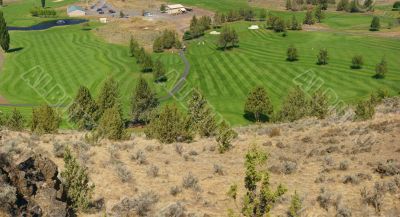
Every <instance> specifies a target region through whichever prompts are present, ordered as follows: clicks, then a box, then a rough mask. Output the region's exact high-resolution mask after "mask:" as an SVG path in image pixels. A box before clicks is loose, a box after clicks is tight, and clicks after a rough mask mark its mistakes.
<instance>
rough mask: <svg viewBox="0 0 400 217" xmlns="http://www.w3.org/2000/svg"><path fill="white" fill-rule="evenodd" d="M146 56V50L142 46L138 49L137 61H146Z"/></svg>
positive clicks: (140, 62) (139, 62)
mask: <svg viewBox="0 0 400 217" xmlns="http://www.w3.org/2000/svg"><path fill="white" fill-rule="evenodd" d="M145 58H146V51H144V48H143V47H141V48H140V49H139V50H138V51H137V54H136V63H138V64H142V63H144V61H145Z"/></svg>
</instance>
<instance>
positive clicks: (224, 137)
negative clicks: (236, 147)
mask: <svg viewBox="0 0 400 217" xmlns="http://www.w3.org/2000/svg"><path fill="white" fill-rule="evenodd" d="M236 137H237V133H236V131H234V130H233V129H232V128H231V127H230V126H229V125H228V123H227V122H226V121H225V120H223V121H222V122H221V123H220V124H219V126H218V131H217V137H216V140H217V142H218V150H219V152H220V153H224V152H226V151H228V150H229V149H230V148H231V147H232V144H231V142H232V140H233V139H235V138H236Z"/></svg>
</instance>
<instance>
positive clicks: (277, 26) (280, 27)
mask: <svg viewBox="0 0 400 217" xmlns="http://www.w3.org/2000/svg"><path fill="white" fill-rule="evenodd" d="M272 29H273V30H274V31H275V32H285V31H286V24H285V20H283V19H282V18H280V17H278V18H277V19H276V20H275V22H274V25H273V27H272Z"/></svg>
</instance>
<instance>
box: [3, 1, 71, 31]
mask: <svg viewBox="0 0 400 217" xmlns="http://www.w3.org/2000/svg"><path fill="white" fill-rule="evenodd" d="M74 2H77V0H64V1H61V2H53V1H46V7H49V8H58V7H61V6H65V5H69V4H72V3H74ZM40 5H41V4H40V1H39V0H23V1H18V2H12V3H9V4H6V5H5V6H4V7H3V8H2V11H3V12H4V14H5V19H6V21H7V25H9V26H31V25H35V24H37V23H40V22H43V21H47V20H51V19H54V18H38V17H32V16H31V14H30V10H31V9H32V8H34V7H37V6H40ZM65 14H66V12H65V10H59V17H64V16H65Z"/></svg>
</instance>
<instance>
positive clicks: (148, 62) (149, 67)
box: [142, 54, 153, 72]
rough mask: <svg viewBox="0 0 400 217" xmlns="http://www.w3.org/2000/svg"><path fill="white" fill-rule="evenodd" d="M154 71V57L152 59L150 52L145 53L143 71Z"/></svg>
mask: <svg viewBox="0 0 400 217" xmlns="http://www.w3.org/2000/svg"><path fill="white" fill-rule="evenodd" d="M151 71H153V59H151V56H150V54H145V56H144V59H143V62H142V72H151Z"/></svg>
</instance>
